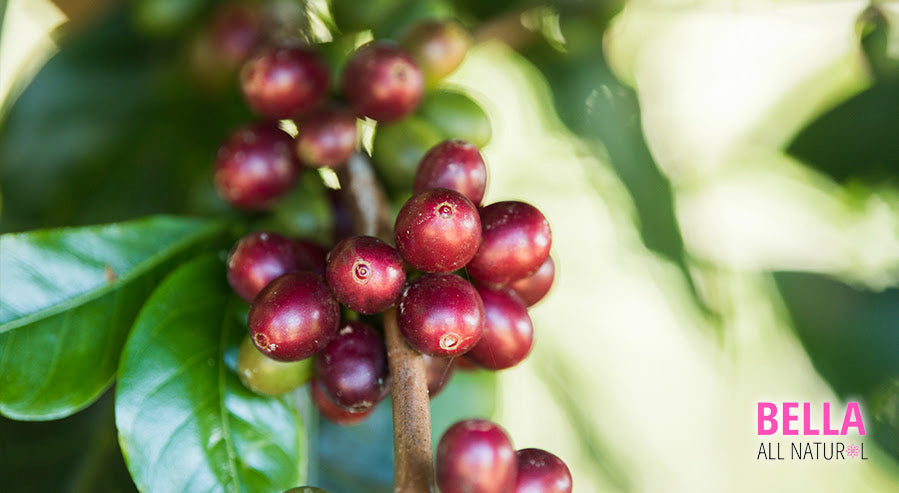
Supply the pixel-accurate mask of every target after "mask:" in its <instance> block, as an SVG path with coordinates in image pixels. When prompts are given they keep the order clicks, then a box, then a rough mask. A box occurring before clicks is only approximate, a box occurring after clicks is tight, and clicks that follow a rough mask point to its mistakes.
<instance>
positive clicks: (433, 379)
mask: <svg viewBox="0 0 899 493" xmlns="http://www.w3.org/2000/svg"><path fill="white" fill-rule="evenodd" d="M422 358H424V360H425V371H427V373H428V397H429V398H431V399H433V398H434V397H435V396H436V395H437V394H439V393H440V391H441V390H443V388H444V387H446V384H447V383H449V381H450V377H452V376H453V366H454V365H453V361H454V360H455V359H457V358H437V357H434V356H428V355H427V354H423V355H422Z"/></svg>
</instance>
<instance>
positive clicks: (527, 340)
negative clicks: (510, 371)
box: [465, 285, 534, 370]
mask: <svg viewBox="0 0 899 493" xmlns="http://www.w3.org/2000/svg"><path fill="white" fill-rule="evenodd" d="M476 289H477V290H478V294H479V295H480V296H481V300H482V301H483V302H484V314H485V317H484V335H483V336H482V337H481V340H480V341H479V342H478V343H477V344H476V345H475V347H473V348H472V349H471V351H469V352H468V353H466V354H465V357H466V358H468V360H469V361H471V362H473V363H474V364H476V365H478V366H480V367H482V368H487V369H489V370H502V369H505V368H511V367H513V366H515V365H517V364H518V363H521V361H523V360H524V359H525V358H526V357H527V355H528V353H530V352H531V345H532V344H533V342H534V326H533V325H532V324H531V317H529V316H528V310H527V308H525V306H524V303H522V301H521V299H520V298H519V297H518V295H516V294H515V293H514V292H512V291H511V290H510V289H507V288H496V289H494V288H490V287H488V286H483V285H482V286H477V287H476Z"/></svg>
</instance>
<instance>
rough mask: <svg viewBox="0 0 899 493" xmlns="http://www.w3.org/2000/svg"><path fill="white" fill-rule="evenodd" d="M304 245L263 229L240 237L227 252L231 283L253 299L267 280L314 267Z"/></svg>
mask: <svg viewBox="0 0 899 493" xmlns="http://www.w3.org/2000/svg"><path fill="white" fill-rule="evenodd" d="M304 256H305V254H304V252H303V249H302V247H301V245H300V244H299V243H297V242H294V241H291V240H289V239H287V238H285V237H283V236H281V235H279V234H277V233H271V232H268V231H260V232H256V233H250V234H248V235H246V236H244V237H243V238H241V239H240V240H239V241H238V242H237V243H235V244H234V247H233V248H231V253H229V254H228V283H229V284H231V288H232V289H234V292H235V293H237V295H238V296H240V297H241V298H243V299H244V300H245V301H247V302H248V303H249V302H252V301H253V298H255V297H256V295H257V294H258V293H259V291H262V288H264V287H265V286H266V285H267V284H268V283H270V282H272V281H273V280H274V279H275V278H277V277H279V276H281V275H282V274H286V273H288V272H296V271H300V270H311V269H310V268H309V267H310V266H309V264H308V263H307V262H306V261H305V259H304Z"/></svg>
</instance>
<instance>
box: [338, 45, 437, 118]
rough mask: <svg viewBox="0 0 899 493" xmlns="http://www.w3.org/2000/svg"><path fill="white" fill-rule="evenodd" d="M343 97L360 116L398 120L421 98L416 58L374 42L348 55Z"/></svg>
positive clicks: (390, 46)
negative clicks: (413, 58)
mask: <svg viewBox="0 0 899 493" xmlns="http://www.w3.org/2000/svg"><path fill="white" fill-rule="evenodd" d="M341 83H342V85H341V87H342V90H343V96H344V97H345V98H346V100H347V102H348V103H349V105H350V107H351V108H352V109H353V111H355V112H356V114H357V115H358V116H360V117H362V116H367V117H369V118H371V119H374V120H377V121H379V122H390V121H395V120H399V119H400V118H403V117H404V116H406V115H408V114H410V113H412V112H413V111H414V110H415V108H416V107H417V106H418V103H419V102H420V101H421V97H422V93H423V91H424V80H423V77H422V75H421V71H420V70H419V69H418V66H417V65H415V61H413V60H412V57H410V56H409V55H408V54H407V53H406V52H405V51H403V50H402V48H400V47H399V46H398V45H396V44H394V43H390V42H386V41H373V42H370V43H368V44H366V45H364V46H362V47H361V48H359V49H358V50H357V51H356V53H354V54H353V55H352V57H350V59H349V60H348V61H347V63H346V66H345V67H344V69H343V76H342V79H341Z"/></svg>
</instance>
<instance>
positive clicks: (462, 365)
mask: <svg viewBox="0 0 899 493" xmlns="http://www.w3.org/2000/svg"><path fill="white" fill-rule="evenodd" d="M477 369H479V367H478V365H476V364H474V363H472V362H471V360H470V359H468V355H465V354H463V355H462V356H456V357H455V358H453V370H461V371H474V370H477Z"/></svg>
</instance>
